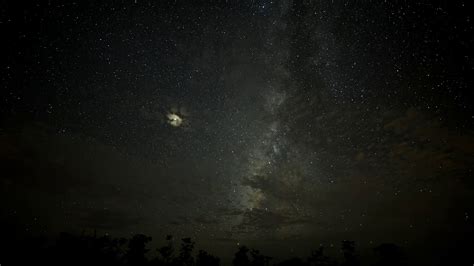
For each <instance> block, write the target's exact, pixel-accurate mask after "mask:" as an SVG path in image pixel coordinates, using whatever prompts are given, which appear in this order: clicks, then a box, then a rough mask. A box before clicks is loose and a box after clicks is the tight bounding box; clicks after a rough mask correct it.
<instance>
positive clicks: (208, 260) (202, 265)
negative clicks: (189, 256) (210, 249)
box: [196, 250, 220, 266]
mask: <svg viewBox="0 0 474 266" xmlns="http://www.w3.org/2000/svg"><path fill="white" fill-rule="evenodd" d="M219 263H220V260H219V258H218V257H214V256H212V255H211V254H209V253H207V252H206V251H204V250H199V253H198V255H197V258H196V266H219Z"/></svg>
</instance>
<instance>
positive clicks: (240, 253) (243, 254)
mask: <svg viewBox="0 0 474 266" xmlns="http://www.w3.org/2000/svg"><path fill="white" fill-rule="evenodd" d="M248 252H249V249H248V248H247V247H246V246H241V247H239V249H238V250H237V252H236V253H235V256H234V260H233V261H232V265H234V266H249V265H250V260H249V257H248V255H247V253H248Z"/></svg>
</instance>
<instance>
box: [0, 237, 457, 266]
mask: <svg viewBox="0 0 474 266" xmlns="http://www.w3.org/2000/svg"><path fill="white" fill-rule="evenodd" d="M151 241H152V238H151V237H149V236H146V235H142V234H137V235H135V236H133V237H132V238H130V239H125V238H111V237H110V236H100V237H97V236H96V235H95V234H94V235H93V236H86V235H81V236H76V235H72V234H68V233H61V234H60V236H59V237H58V239H57V240H56V241H55V242H54V243H48V242H47V240H46V239H45V238H28V239H23V240H21V241H18V240H16V241H14V240H8V238H2V242H1V244H2V246H1V249H0V251H1V253H0V260H1V263H2V265H43V264H44V265H73V266H74V265H102V266H104V265H105V266H108V265H110V266H112V265H123V266H129V265H134V266H142V265H147V266H218V265H220V264H221V260H220V259H219V258H218V257H216V256H214V255H212V254H210V253H208V252H207V251H205V250H198V251H197V252H195V250H194V247H195V242H194V241H193V240H192V239H191V238H183V239H180V241H179V244H177V246H176V247H175V244H174V243H175V242H174V241H173V237H172V236H170V235H168V236H166V238H165V241H166V243H165V245H164V246H162V247H160V248H157V249H156V250H151V249H149V248H147V246H149V244H150V242H151ZM324 251H325V250H324V247H322V246H321V247H319V248H318V249H315V250H313V251H312V252H311V253H310V254H309V256H308V257H307V258H306V259H304V258H298V257H293V258H290V259H287V260H283V261H273V260H272V258H271V257H268V256H266V255H264V254H262V253H261V252H260V251H259V250H256V249H250V248H248V247H246V246H239V247H238V249H237V251H236V253H235V255H234V258H233V259H232V265H233V266H268V265H276V266H290V265H291V266H337V265H340V266H356V265H360V264H361V263H360V260H359V255H358V254H357V252H356V245H355V242H354V241H342V243H341V248H340V254H341V258H339V259H340V260H339V261H338V260H336V259H334V258H331V257H329V256H327V255H325V253H324ZM373 251H374V255H375V259H376V260H375V262H374V264H371V265H374V266H382V265H384V266H396V265H407V264H408V263H406V261H405V257H404V252H403V250H402V248H401V247H399V246H397V245H395V244H391V243H384V244H381V245H379V246H377V247H376V248H374V249H373ZM458 255H459V254H458ZM444 259H445V260H446V261H443V262H441V263H444V264H440V265H450V262H459V261H465V259H464V258H461V257H459V256H458V257H449V256H445V257H444ZM271 263H272V264H271Z"/></svg>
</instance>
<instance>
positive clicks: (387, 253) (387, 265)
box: [374, 243, 402, 266]
mask: <svg viewBox="0 0 474 266" xmlns="http://www.w3.org/2000/svg"><path fill="white" fill-rule="evenodd" d="M374 252H375V253H376V254H377V255H378V262H377V264H376V265H380V266H382V265H384V266H396V265H401V263H402V250H401V248H400V247H399V246H397V245H395V244H391V243H383V244H380V245H379V246H377V247H375V248H374Z"/></svg>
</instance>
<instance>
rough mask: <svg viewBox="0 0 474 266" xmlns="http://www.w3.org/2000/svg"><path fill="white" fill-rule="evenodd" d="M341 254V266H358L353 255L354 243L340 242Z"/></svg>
mask: <svg viewBox="0 0 474 266" xmlns="http://www.w3.org/2000/svg"><path fill="white" fill-rule="evenodd" d="M341 249H342V253H343V255H344V261H343V262H342V265H343V266H358V265H359V260H358V258H357V256H356V254H355V242H354V241H348V240H344V241H342V248H341Z"/></svg>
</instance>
